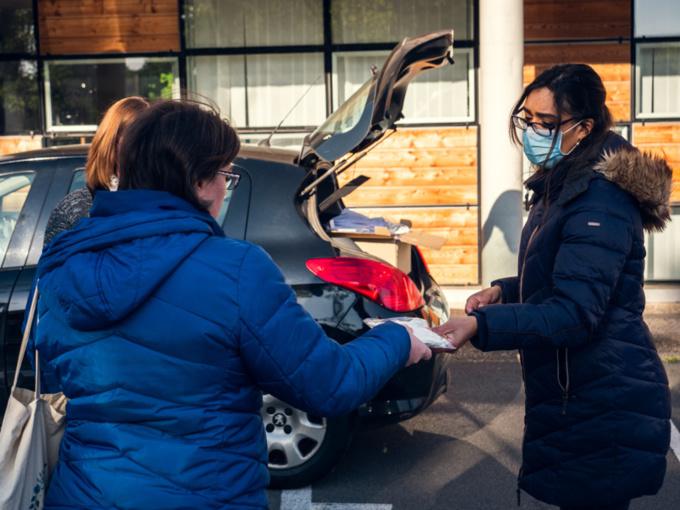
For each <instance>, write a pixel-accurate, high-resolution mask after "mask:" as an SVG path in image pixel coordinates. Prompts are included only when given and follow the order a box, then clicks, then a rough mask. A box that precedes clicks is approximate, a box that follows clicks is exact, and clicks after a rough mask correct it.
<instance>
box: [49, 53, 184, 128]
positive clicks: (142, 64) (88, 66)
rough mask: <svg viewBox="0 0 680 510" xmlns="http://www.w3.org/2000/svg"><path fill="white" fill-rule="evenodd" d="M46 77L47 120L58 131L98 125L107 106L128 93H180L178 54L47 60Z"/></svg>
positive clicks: (153, 96) (152, 96)
mask: <svg viewBox="0 0 680 510" xmlns="http://www.w3.org/2000/svg"><path fill="white" fill-rule="evenodd" d="M45 81H46V91H45V93H46V96H47V97H46V101H47V107H46V110H47V112H46V113H47V124H48V129H51V130H54V131H69V130H71V131H73V130H79V129H80V130H88V129H95V128H96V124H97V122H99V119H100V118H101V116H102V114H103V113H104V112H105V111H106V109H107V108H108V107H109V106H110V105H111V104H112V103H114V102H115V101H117V100H118V99H121V98H123V97H126V96H133V95H138V96H143V97H147V98H149V99H151V100H154V99H159V98H166V99H169V98H173V97H179V73H178V65H177V60H176V59H174V58H170V59H168V58H144V57H133V58H126V59H115V60H98V61H97V60H78V61H53V62H47V63H46V64H45Z"/></svg>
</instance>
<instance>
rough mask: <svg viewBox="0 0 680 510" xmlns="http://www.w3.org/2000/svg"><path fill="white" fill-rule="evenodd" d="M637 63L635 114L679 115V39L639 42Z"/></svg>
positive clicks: (648, 115)
mask: <svg viewBox="0 0 680 510" xmlns="http://www.w3.org/2000/svg"><path fill="white" fill-rule="evenodd" d="M638 66H639V76H638V86H637V105H638V114H640V115H641V116H643V117H644V116H647V117H650V116H657V117H666V116H668V117H670V116H677V115H680V43H667V44H659V45H647V44H645V45H639V46H638Z"/></svg>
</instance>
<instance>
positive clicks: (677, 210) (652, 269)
mask: <svg viewBox="0 0 680 510" xmlns="http://www.w3.org/2000/svg"><path fill="white" fill-rule="evenodd" d="M671 218H672V221H671V222H670V223H669V224H668V225H667V226H666V229H665V230H664V231H663V232H655V233H653V234H647V235H646V237H647V239H646V246H647V260H646V262H647V267H646V269H645V279H646V280H651V281H678V280H680V257H678V256H677V254H678V253H680V207H673V208H672V212H671Z"/></svg>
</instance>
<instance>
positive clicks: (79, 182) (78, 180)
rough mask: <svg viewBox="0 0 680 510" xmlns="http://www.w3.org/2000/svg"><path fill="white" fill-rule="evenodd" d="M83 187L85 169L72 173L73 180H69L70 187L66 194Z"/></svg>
mask: <svg viewBox="0 0 680 510" xmlns="http://www.w3.org/2000/svg"><path fill="white" fill-rule="evenodd" d="M84 187H85V169H84V168H78V169H76V171H75V172H73V179H71V185H70V186H69V188H68V192H69V193H71V192H72V191H75V190H78V189H80V188H84Z"/></svg>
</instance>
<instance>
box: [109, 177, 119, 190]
mask: <svg viewBox="0 0 680 510" xmlns="http://www.w3.org/2000/svg"><path fill="white" fill-rule="evenodd" d="M109 191H118V176H116V175H112V176H111V179H109Z"/></svg>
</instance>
